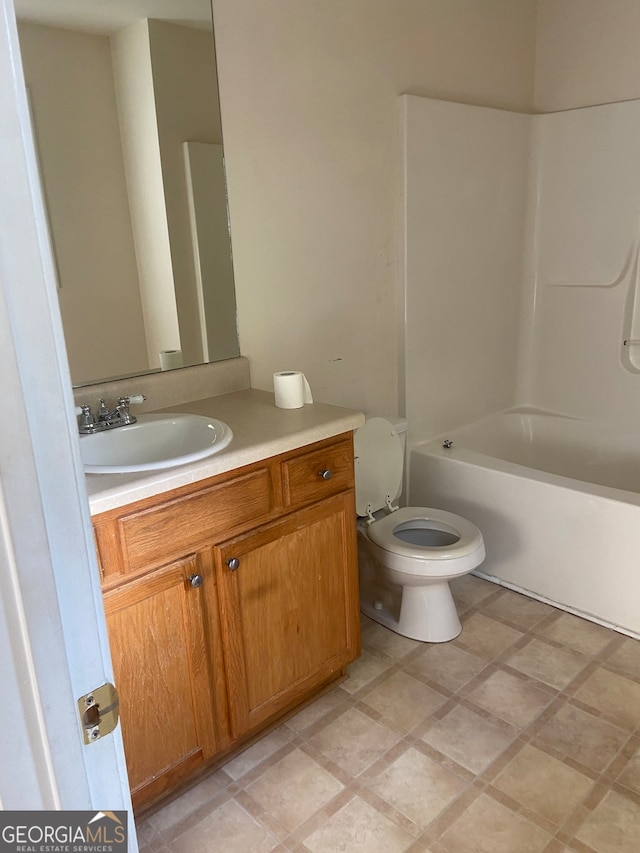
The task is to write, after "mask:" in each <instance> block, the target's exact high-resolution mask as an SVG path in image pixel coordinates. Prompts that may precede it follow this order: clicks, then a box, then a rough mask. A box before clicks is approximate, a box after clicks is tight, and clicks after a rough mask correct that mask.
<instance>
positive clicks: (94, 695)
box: [78, 682, 120, 743]
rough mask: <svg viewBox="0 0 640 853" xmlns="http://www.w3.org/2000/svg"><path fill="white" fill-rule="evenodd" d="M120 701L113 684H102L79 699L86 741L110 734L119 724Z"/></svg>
mask: <svg viewBox="0 0 640 853" xmlns="http://www.w3.org/2000/svg"><path fill="white" fill-rule="evenodd" d="M119 705H120V701H119V699H118V691H117V690H116V688H115V687H114V686H113V684H109V682H107V683H106V684H102V685H101V686H100V687H96V689H95V690H92V691H91V692H90V693H87V694H85V695H84V696H81V697H80V698H79V699H78V714H79V715H80V723H81V725H82V734H83V737H84V742H85V743H93V742H94V741H96V740H99V739H100V738H101V737H104V736H105V735H108V734H109V732H112V731H113V730H114V729H115V727H116V726H117V725H118V715H119Z"/></svg>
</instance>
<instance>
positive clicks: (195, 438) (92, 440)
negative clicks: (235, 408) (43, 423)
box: [80, 414, 233, 474]
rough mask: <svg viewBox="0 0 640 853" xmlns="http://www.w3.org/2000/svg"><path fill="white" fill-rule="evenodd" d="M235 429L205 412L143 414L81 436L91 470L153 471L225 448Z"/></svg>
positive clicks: (85, 466)
mask: <svg viewBox="0 0 640 853" xmlns="http://www.w3.org/2000/svg"><path fill="white" fill-rule="evenodd" d="M232 438H233V433H232V432H231V430H230V429H229V427H228V426H227V425H226V424H225V423H223V422H222V421H218V420H216V419H215V418H206V417H203V416H202V415H188V414H184V415H183V414H168V415H140V416H139V417H138V420H137V422H136V423H135V424H128V425H127V426H122V427H117V428H116V429H110V430H106V431H105V432H99V433H96V434H95V435H81V436H80V453H81V455H82V462H83V463H84V470H85V471H86V472H87V473H88V474H124V473H127V472H129V471H153V470H157V469H160V468H171V467H173V466H174V465H184V463H185V462H195V461H196V460H198V459H206V457H207V456H212V455H213V454H214V453H218V452H219V451H220V450H222V449H223V448H225V447H226V446H227V445H228V444H229V442H230V441H231V439H232Z"/></svg>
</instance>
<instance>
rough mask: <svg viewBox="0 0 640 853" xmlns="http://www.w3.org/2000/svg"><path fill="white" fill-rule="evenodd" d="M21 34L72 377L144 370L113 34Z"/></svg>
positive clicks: (38, 30)
mask: <svg viewBox="0 0 640 853" xmlns="http://www.w3.org/2000/svg"><path fill="white" fill-rule="evenodd" d="M20 43H21V52H22V58H23V63H24V68H25V78H26V83H27V86H28V88H29V91H30V97H31V103H32V109H33V114H34V124H35V132H36V139H37V143H38V148H39V153H40V161H41V169H42V173H43V182H44V186H45V193H46V196H47V202H48V208H49V213H50V221H51V227H52V233H53V241H54V244H55V250H56V256H57V262H58V269H59V273H60V284H61V287H60V290H59V292H58V295H59V298H60V305H61V310H62V319H63V323H64V329H65V338H66V343H67V352H68V354H69V362H70V366H71V376H72V379H73V381H74V382H76V383H78V382H82V381H85V380H91V379H95V378H96V377H99V376H117V375H120V374H122V373H129V372H130V369H131V366H132V365H133V366H134V367H136V366H137V369H138V370H145V369H146V368H147V360H146V350H145V341H144V336H143V335H141V334H140V331H139V330H140V329H141V328H142V323H141V318H142V314H141V305H140V297H139V294H138V287H137V279H138V275H137V269H136V259H135V252H134V247H133V237H132V231H131V220H130V217H129V208H128V201H127V193H126V184H125V177H124V168H123V163H122V153H121V148H120V139H119V135H118V119H117V114H116V104H115V95H114V88H113V76H112V71H111V57H110V49H109V40H108V39H107V38H105V37H101V36H94V35H87V34H83V33H75V32H70V31H67V30H62V29H56V28H52V27H41V26H36V25H33V24H24V25H21V26H20ZM107 223H109V225H108V227H106V224H107ZM114 340H115V341H117V345H116V346H114Z"/></svg>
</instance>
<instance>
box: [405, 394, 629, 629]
mask: <svg viewBox="0 0 640 853" xmlns="http://www.w3.org/2000/svg"><path fill="white" fill-rule="evenodd" d="M444 438H447V439H450V440H451V441H453V446H452V447H451V448H450V449H445V448H443V446H442V445H443V439H444ZM409 502H410V503H411V504H412V505H414V506H434V507H441V508H442V509H446V510H449V511H451V512H456V513H459V514H460V515H463V516H465V517H466V518H469V519H470V520H471V521H473V522H474V523H475V524H476V525H477V526H478V527H479V528H480V529H481V530H482V532H483V535H484V538H485V544H486V549H487V557H486V560H485V562H484V563H483V565H482V566H481V567H480V569H479V570H478V572H477V574H481V575H482V576H484V577H488V578H489V579H490V580H493V581H496V582H499V583H503V584H504V585H505V586H509V587H511V588H512V589H517V590H520V591H523V592H526V593H529V594H532V595H534V596H535V597H538V598H541V599H543V600H545V601H549V602H551V603H553V604H556V605H558V606H560V607H563V608H565V609H566V610H569V611H571V612H573V613H578V614H580V615H583V616H586V617H587V618H590V619H592V620H594V621H596V622H601V623H603V624H606V625H610V626H611V627H614V628H617V629H618V630H620V631H622V632H624V633H626V634H630V635H632V636H635V637H640V424H638V429H637V430H636V431H635V432H631V431H627V432H625V431H623V430H616V429H614V428H610V427H604V426H602V425H599V424H594V423H590V422H588V421H582V420H578V419H574V418H567V417H560V416H556V415H550V414H546V413H542V412H528V411H513V412H507V413H505V414H500V415H494V416H491V417H490V418H485V419H483V420H482V421H479V422H477V423H476V424H472V425H471V426H468V427H464V428H462V429H459V430H455V431H453V432H451V433H450V434H448V435H446V436H443V437H441V438H439V439H437V440H435V441H430V442H426V443H424V444H421V445H418V446H416V447H414V448H413V449H412V451H411V454H410V463H409Z"/></svg>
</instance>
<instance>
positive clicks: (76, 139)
mask: <svg viewBox="0 0 640 853" xmlns="http://www.w3.org/2000/svg"><path fill="white" fill-rule="evenodd" d="M172 4H174V5H175V7H176V8H175V9H171V5H172ZM92 5H93V6H95V7H96V8H95V9H93V10H92V9H91V6H92ZM145 5H146V6H147V8H146V9H145ZM119 7H121V8H119ZM105 10H106V11H107V12H108V13H109V15H110V18H109V19H108V20H106V19H105ZM160 10H162V12H163V15H164V18H165V19H162V20H161V19H159V18H158V17H157V16H158V14H159V12H160ZM92 11H93V13H95V14H99V15H101V18H100V19H95V17H94V18H93V19H92V17H91V14H92ZM120 11H122V13H123V14H122V15H120V14H119V13H120ZM80 12H82V13H83V16H82V18H80V17H79V13H80ZM134 12H135V15H137V16H138V17H137V18H134V17H133V13H134ZM165 13H166V14H165ZM16 15H17V17H18V28H19V34H20V45H21V50H22V59H23V65H24V72H25V80H26V85H27V89H28V92H29V99H30V104H31V111H32V120H33V125H34V136H35V139H36V145H37V148H38V156H39V161H40V171H41V179H42V184H43V191H44V195H45V202H46V207H47V211H48V215H49V223H50V230H51V237H52V243H53V248H54V254H55V259H56V264H57V270H58V279H59V289H58V295H59V299H60V306H61V312H62V321H63V326H64V332H65V339H66V343H67V352H68V356H69V363H70V367H71V377H72V381H73V383H74V385H81V384H86V383H89V382H96V381H99V380H104V379H108V378H115V377H121V376H135V375H139V374H142V373H146V372H149V371H155V370H160V369H163V368H166V367H174V366H181V365H182V364H184V365H185V366H186V365H193V364H200V363H202V362H207V361H217V360H220V359H225V358H233V357H235V356H237V355H239V346H238V336H237V324H236V302H235V291H234V283H233V267H232V260H231V244H230V236H229V226H228V215H227V202H226V192H225V179H224V171H223V156H222V134H221V128H220V113H219V107H218V94H217V77H216V67H215V54H214V42H213V31H212V26H211V7H210V4H209V2H208V0H164V1H163V0H122V2H120V0H113V2H111V3H109V4H101V3H98V4H89V3H78V2H77V0H16ZM154 15H155V16H154ZM140 16H142V17H140ZM168 352H171V353H172V354H171V355H164V353H168Z"/></svg>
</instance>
